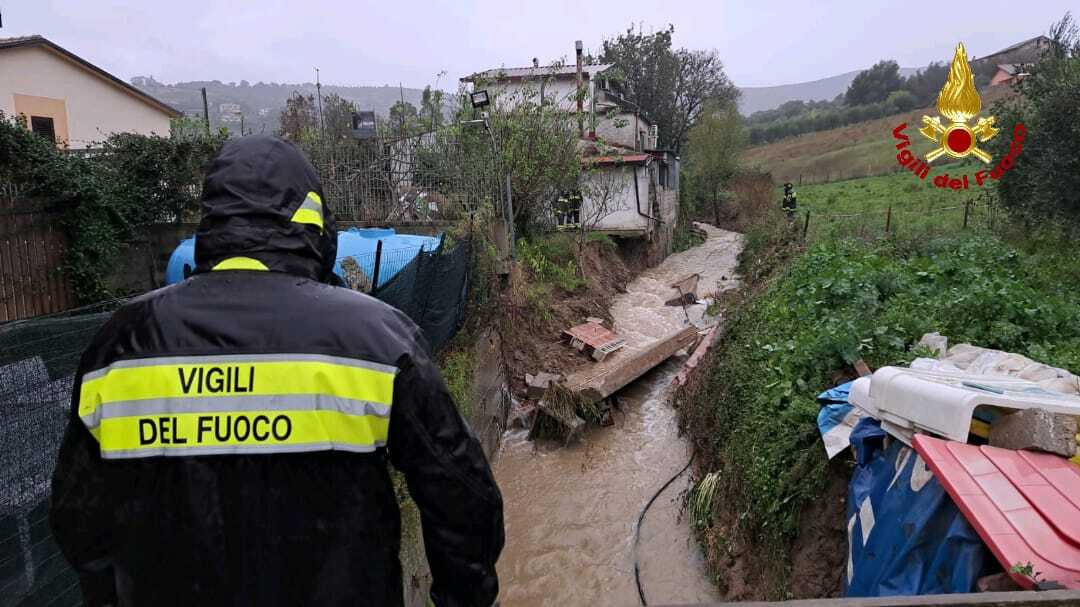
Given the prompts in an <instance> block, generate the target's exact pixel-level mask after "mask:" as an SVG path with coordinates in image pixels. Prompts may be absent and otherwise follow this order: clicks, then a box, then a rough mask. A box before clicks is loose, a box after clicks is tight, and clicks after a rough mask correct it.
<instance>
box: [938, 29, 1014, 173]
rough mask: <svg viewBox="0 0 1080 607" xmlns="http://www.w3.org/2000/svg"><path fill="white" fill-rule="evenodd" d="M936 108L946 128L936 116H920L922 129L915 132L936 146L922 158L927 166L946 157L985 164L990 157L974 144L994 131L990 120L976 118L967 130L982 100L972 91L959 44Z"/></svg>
mask: <svg viewBox="0 0 1080 607" xmlns="http://www.w3.org/2000/svg"><path fill="white" fill-rule="evenodd" d="M937 106H938V112H939V113H940V114H941V115H942V116H944V117H945V118H947V119H948V120H949V124H947V125H945V124H942V123H941V119H940V118H938V117H936V116H935V117H933V118H931V117H930V116H923V119H922V121H923V124H924V125H926V126H924V127H923V128H921V129H919V132H920V133H922V134H923V136H924V137H926V138H927V139H929V140H931V141H933V142H934V143H936V144H938V147H937V148H935V149H933V150H931V151H930V153H929V154H927V155H926V160H927V162H933V161H934V160H936V159H937V158H940V157H941V156H942V155H944V154H948V155H949V156H951V157H953V158H965V157H967V156H969V155H970V156H974V157H976V158H978V159H979V160H982V161H983V162H985V163H989V162H990V161H991V158H990V154H987V153H986V152H985V151H983V150H981V149H979V146H978V145H977V143H978V142H986V141H989V140H990V139H993V137H994V136H995V135H997V133H998V129H996V128H994V117H993V116H991V117H989V118H980V119H979V120H978V122H976V123H975V126H974V127H969V126H968V121H969V120H971V119H972V118H974V117H975V116H977V115H978V114H979V110H981V109H982V99H980V98H979V91H978V90H976V89H975V76H974V74H972V73H971V66H970V65H968V60H967V51H966V50H965V49H964V43H963V42H961V43H960V44H958V45H956V54H955V55H953V60H952V65H951V66H950V68H949V78H948V80H946V81H945V86H943V87H941V93H940V94H938V102H937Z"/></svg>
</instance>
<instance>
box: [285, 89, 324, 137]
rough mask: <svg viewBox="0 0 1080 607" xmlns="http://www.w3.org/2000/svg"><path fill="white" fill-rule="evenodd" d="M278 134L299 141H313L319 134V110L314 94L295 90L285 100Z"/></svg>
mask: <svg viewBox="0 0 1080 607" xmlns="http://www.w3.org/2000/svg"><path fill="white" fill-rule="evenodd" d="M278 123H279V126H278V135H280V136H282V137H284V138H286V139H288V140H290V141H295V142H297V143H299V142H306V141H313V140H316V139H317V138H318V136H319V112H318V108H317V107H316V105H315V96H314V95H306V96H305V95H303V94H302V93H300V92H298V91H293V93H292V95H290V96H289V98H288V99H287V100H286V101H285V109H284V110H282V111H281V115H280V117H279V118H278Z"/></svg>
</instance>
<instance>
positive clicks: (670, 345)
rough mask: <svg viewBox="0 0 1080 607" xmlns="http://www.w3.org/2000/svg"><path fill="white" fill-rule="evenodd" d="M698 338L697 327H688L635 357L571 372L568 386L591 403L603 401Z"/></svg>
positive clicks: (567, 382)
mask: <svg viewBox="0 0 1080 607" xmlns="http://www.w3.org/2000/svg"><path fill="white" fill-rule="evenodd" d="M697 339H698V330H697V328H696V327H693V326H690V327H686V328H684V329H682V330H680V331H678V332H676V333H674V334H672V335H670V336H668V337H665V338H664V339H661V340H660V341H658V342H656V343H655V344H652V345H650V346H648V347H647V348H645V349H644V350H643V351H641V352H640V353H638V354H636V355H634V356H628V357H626V358H625V359H623V358H620V359H617V361H611V362H608V363H605V364H598V365H594V366H591V367H588V368H585V369H582V370H580V371H578V372H576V373H573V374H571V375H570V376H568V377H567V378H566V382H565V385H566V387H567V388H568V389H569V390H570V391H571V392H573V393H574V394H577V395H580V396H582V397H583V398H585V399H586V400H588V401H589V402H597V401H600V400H603V399H605V398H607V397H609V396H611V395H612V394H614V393H615V392H617V391H618V390H620V389H622V388H623V387H624V386H626V385H627V384H629V383H630V382H632V381H634V380H635V379H637V378H639V377H641V376H642V375H644V374H645V373H646V372H647V371H649V370H650V369H652V368H653V367H655V366H657V365H659V364H660V363H662V362H664V361H665V360H667V359H668V358H670V357H671V356H672V355H674V354H675V353H676V352H678V351H679V350H683V349H686V348H689V347H691V346H693V345H694V342H696V341H697Z"/></svg>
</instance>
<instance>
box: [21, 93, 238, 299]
mask: <svg viewBox="0 0 1080 607" xmlns="http://www.w3.org/2000/svg"><path fill="white" fill-rule="evenodd" d="M181 120H183V119H181ZM178 126H179V127H181V128H179V129H178V128H177V127H178ZM182 127H183V125H182V124H180V125H176V124H174V136H172V137H159V136H146V135H135V134H131V133H123V134H116V135H112V136H110V137H109V138H108V139H106V140H105V141H104V142H102V144H101V146H100V147H99V148H95V149H94V150H93V151H92V152H87V153H81V152H79V153H74V152H69V151H65V150H59V149H57V148H56V147H55V146H54V145H53V144H52V143H51V142H49V141H47V140H45V139H43V138H41V137H40V136H38V135H35V134H34V133H33V132H31V131H29V130H28V129H27V128H26V125H25V123H24V122H23V121H22V120H20V119H17V118H14V117H8V116H5V115H4V114H3V113H2V112H0V184H9V185H12V186H15V187H16V188H17V189H18V195H19V197H20V198H26V199H29V200H33V201H36V202H38V203H43V204H46V205H48V206H50V207H55V208H58V209H59V210H60V211H61V212H62V213H63V226H64V231H65V232H66V235H67V238H68V254H67V264H66V268H65V270H66V272H67V275H68V277H69V279H70V280H71V283H72V287H73V289H74V291H75V295H76V297H77V298H78V300H79V301H80V302H81V303H92V302H95V301H100V300H102V299H106V298H108V297H110V295H111V294H110V293H109V291H108V288H107V287H106V285H105V278H106V277H107V276H108V275H109V273H110V272H111V270H112V269H113V267H114V265H115V264H116V262H117V260H118V258H119V256H120V253H121V252H122V250H123V245H124V243H126V242H128V241H130V240H132V239H133V238H135V237H136V236H137V235H138V234H139V232H140V231H141V230H143V229H145V228H146V227H148V226H149V225H152V224H155V223H168V222H181V221H184V220H186V219H191V218H193V217H195V216H196V215H197V212H198V200H199V194H200V188H201V183H202V177H203V168H204V167H205V166H206V164H207V163H208V162H209V161H210V160H211V159H212V158H213V156H214V155H215V154H216V153H217V150H218V148H219V147H220V146H221V144H222V143H223V142H224V140H225V134H224V133H220V132H219V133H217V134H214V135H210V136H199V135H194V136H193V135H187V136H178V135H175V133H178V132H184V131H185V129H183V128H182ZM186 131H187V132H190V131H191V129H186Z"/></svg>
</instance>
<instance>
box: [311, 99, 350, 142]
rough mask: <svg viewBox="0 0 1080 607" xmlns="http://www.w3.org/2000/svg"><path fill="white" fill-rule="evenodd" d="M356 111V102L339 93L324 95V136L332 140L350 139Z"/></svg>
mask: <svg viewBox="0 0 1080 607" xmlns="http://www.w3.org/2000/svg"><path fill="white" fill-rule="evenodd" d="M316 109H317V108H316ZM354 112H356V104H354V103H353V102H352V101H349V100H348V99H345V98H344V97H341V96H340V95H338V94H337V93H331V94H330V95H329V96H327V97H323V130H324V132H323V138H324V139H325V140H326V141H330V142H338V141H347V140H349V139H350V138H351V137H352V115H353V113H354Z"/></svg>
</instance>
